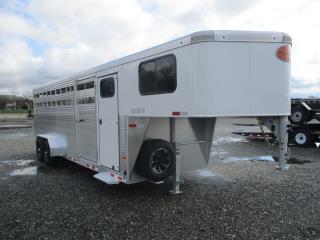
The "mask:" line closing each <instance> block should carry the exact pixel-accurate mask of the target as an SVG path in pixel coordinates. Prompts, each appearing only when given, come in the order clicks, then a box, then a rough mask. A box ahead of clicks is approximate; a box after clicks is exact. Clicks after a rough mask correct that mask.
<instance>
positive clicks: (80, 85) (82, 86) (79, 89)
mask: <svg viewBox="0 0 320 240" xmlns="http://www.w3.org/2000/svg"><path fill="white" fill-rule="evenodd" d="M84 87H85V85H84V83H82V84H79V85H78V86H77V90H78V91H81V90H84Z"/></svg>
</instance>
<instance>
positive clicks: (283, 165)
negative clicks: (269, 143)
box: [258, 116, 290, 171]
mask: <svg viewBox="0 0 320 240" xmlns="http://www.w3.org/2000/svg"><path fill="white" fill-rule="evenodd" d="M258 121H259V123H260V122H261V123H262V124H263V125H265V126H266V127H267V128H269V129H270V130H271V131H272V133H273V135H274V136H276V137H277V139H276V141H277V142H278V146H279V152H278V155H279V165H278V166H277V169H280V170H282V171H286V170H288V169H289V165H288V164H287V162H288V160H289V158H290V149H289V148H288V126H289V121H288V117H287V116H280V117H261V118H258Z"/></svg>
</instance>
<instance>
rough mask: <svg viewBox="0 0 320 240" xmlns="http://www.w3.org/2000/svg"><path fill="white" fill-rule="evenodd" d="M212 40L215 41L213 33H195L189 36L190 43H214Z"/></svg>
mask: <svg viewBox="0 0 320 240" xmlns="http://www.w3.org/2000/svg"><path fill="white" fill-rule="evenodd" d="M214 40H215V34H214V31H203V32H196V33H194V34H192V35H191V43H193V42H203V41H214Z"/></svg>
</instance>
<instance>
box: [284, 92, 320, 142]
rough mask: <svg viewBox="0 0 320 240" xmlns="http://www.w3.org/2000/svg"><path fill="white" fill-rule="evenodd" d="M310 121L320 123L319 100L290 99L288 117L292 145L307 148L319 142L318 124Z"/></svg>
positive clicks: (319, 130) (319, 127)
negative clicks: (289, 114)
mask: <svg viewBox="0 0 320 240" xmlns="http://www.w3.org/2000/svg"><path fill="white" fill-rule="evenodd" d="M312 120H318V121H320V99H319V98H308V99H302V98H299V99H292V100H291V116H290V122H291V124H292V126H291V131H290V140H291V142H292V143H294V144H295V145H297V146H301V147H307V146H314V145H315V143H316V142H320V139H319V137H320V124H319V123H315V121H313V122H311V121H312Z"/></svg>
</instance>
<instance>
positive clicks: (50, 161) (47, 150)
mask: <svg viewBox="0 0 320 240" xmlns="http://www.w3.org/2000/svg"><path fill="white" fill-rule="evenodd" d="M42 149H43V150H42V151H43V162H44V163H45V164H46V165H48V166H53V165H55V163H56V162H55V160H54V158H52V157H51V155H50V146H49V143H48V141H44V142H43V143H42Z"/></svg>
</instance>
